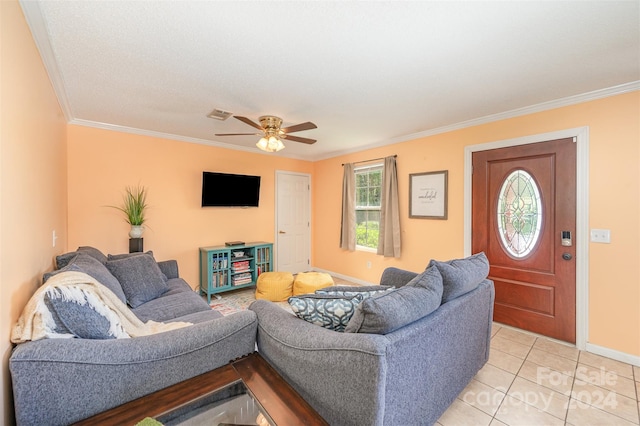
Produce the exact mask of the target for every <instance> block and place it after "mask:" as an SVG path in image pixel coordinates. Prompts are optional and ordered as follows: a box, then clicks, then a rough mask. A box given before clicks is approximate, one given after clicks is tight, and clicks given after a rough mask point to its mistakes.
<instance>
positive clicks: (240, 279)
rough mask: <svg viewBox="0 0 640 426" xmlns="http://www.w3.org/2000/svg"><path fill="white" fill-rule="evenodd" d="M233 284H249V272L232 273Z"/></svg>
mask: <svg viewBox="0 0 640 426" xmlns="http://www.w3.org/2000/svg"><path fill="white" fill-rule="evenodd" d="M232 281H233V285H242V284H249V283H250V282H251V281H252V280H251V273H250V272H245V273H244V274H238V275H234V276H233V278H232Z"/></svg>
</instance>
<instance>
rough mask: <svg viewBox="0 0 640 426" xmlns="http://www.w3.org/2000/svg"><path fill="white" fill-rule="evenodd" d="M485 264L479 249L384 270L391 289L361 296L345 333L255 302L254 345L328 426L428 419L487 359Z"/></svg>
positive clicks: (489, 299) (490, 296)
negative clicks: (416, 269) (414, 267)
mask: <svg viewBox="0 0 640 426" xmlns="http://www.w3.org/2000/svg"><path fill="white" fill-rule="evenodd" d="M488 270H489V266H488V262H487V259H486V257H485V256H484V254H482V253H480V254H478V255H475V256H472V257H470V258H467V259H459V260H454V261H449V262H436V261H432V262H431V263H430V265H429V267H428V268H427V270H425V272H423V273H422V274H416V273H413V272H409V271H404V270H400V269H396V268H387V269H386V270H385V271H384V273H383V275H382V277H381V280H380V284H381V285H387V286H394V287H396V288H397V289H396V290H392V291H389V292H382V293H379V294H376V295H373V296H370V297H369V298H366V299H364V301H363V302H362V303H360V304H359V305H358V306H357V308H356V309H355V312H354V313H353V316H352V317H351V319H350V320H349V322H348V323H347V326H346V328H345V332H339V331H335V330H331V329H327V328H323V327H319V326H318V325H317V324H318V323H320V322H323V319H322V318H320V319H318V318H315V319H312V320H313V321H316V323H315V324H314V323H310V322H308V321H303V320H301V319H299V318H297V317H295V316H293V315H291V314H289V313H287V312H285V311H284V310H282V309H280V308H279V307H278V306H277V305H275V304H273V303H271V302H268V301H265V300H258V301H256V302H254V303H253V304H252V305H251V306H250V309H251V310H252V311H254V312H255V313H256V314H257V316H258V324H259V325H258V338H257V340H258V351H259V352H260V354H261V355H262V356H263V357H264V358H265V359H266V360H267V361H268V362H269V363H270V364H271V365H272V366H273V367H274V368H275V369H276V370H277V371H278V372H279V373H280V374H281V375H282V376H283V377H284V378H285V379H286V380H287V382H289V383H290V384H291V385H292V386H293V387H294V388H295V389H296V390H297V391H298V392H299V393H300V394H301V395H302V397H303V398H304V399H305V400H307V401H308V402H309V403H310V404H311V405H312V406H313V407H314V408H315V409H316V410H317V411H318V412H319V413H320V415H322V416H323V417H324V418H325V419H326V420H327V421H328V422H329V423H330V424H332V425H430V424H434V423H435V422H436V421H437V420H438V418H439V417H440V416H441V415H442V413H444V411H445V410H446V409H447V408H448V407H449V405H450V404H451V403H452V402H453V401H454V400H455V398H456V397H457V395H458V394H459V393H460V392H461V391H462V390H463V389H464V388H465V386H466V385H467V384H468V383H469V382H470V381H471V379H472V378H473V376H474V375H475V374H476V373H477V372H478V370H479V369H480V368H481V367H482V366H483V365H484V364H485V363H486V362H487V360H488V357H489V343H490V338H491V324H492V316H493V302H494V296H495V293H494V286H493V282H492V281H490V280H487V279H486V276H487V273H488ZM313 297H315V299H314V300H313V301H311V302H310V304H311V303H317V302H318V300H321V301H323V302H324V301H326V299H327V297H328V296H322V299H321V298H320V297H319V296H310V298H313ZM344 310H345V309H344V308H342V309H341V312H343V311H344ZM330 322H331V321H324V323H325V324H329V323H330Z"/></svg>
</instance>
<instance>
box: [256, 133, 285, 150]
mask: <svg viewBox="0 0 640 426" xmlns="http://www.w3.org/2000/svg"><path fill="white" fill-rule="evenodd" d="M256 146H257V147H258V148H260V149H261V150H263V151H266V152H278V151H280V150H281V149H283V148H284V143H282V141H281V140H280V139H279V138H277V137H275V136H269V138H267V137H264V138H260V140H259V141H258V143H256Z"/></svg>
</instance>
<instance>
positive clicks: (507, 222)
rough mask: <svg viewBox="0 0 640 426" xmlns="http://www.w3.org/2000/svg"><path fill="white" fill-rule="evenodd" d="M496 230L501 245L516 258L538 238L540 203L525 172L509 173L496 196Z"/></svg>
mask: <svg viewBox="0 0 640 426" xmlns="http://www.w3.org/2000/svg"><path fill="white" fill-rule="evenodd" d="M496 219H497V220H498V231H499V233H500V239H501V240H502V246H503V247H504V248H505V249H506V250H507V252H508V253H509V254H510V255H512V256H514V257H516V258H523V257H525V256H527V255H528V254H529V253H531V251H532V250H533V248H534V247H535V245H536V243H537V242H538V239H539V238H540V231H541V229H542V202H541V200H540V190H539V189H538V185H537V184H536V182H535V180H534V179H533V176H531V175H530V174H529V173H527V172H526V171H524V170H516V171H514V172H512V173H511V174H510V175H509V176H507V178H506V179H505V180H504V182H503V184H502V188H501V189H500V194H499V195H498V217H497V218H496Z"/></svg>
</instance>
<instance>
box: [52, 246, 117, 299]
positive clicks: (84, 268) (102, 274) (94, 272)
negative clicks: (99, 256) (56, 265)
mask: <svg viewBox="0 0 640 426" xmlns="http://www.w3.org/2000/svg"><path fill="white" fill-rule="evenodd" d="M74 253H75V256H74V257H73V258H72V259H71V260H70V261H68V262H67V263H66V264H65V266H64V267H63V268H62V269H58V270H56V271H52V272H47V273H45V274H44V276H43V277H42V281H43V283H44V282H47V280H48V279H49V278H51V277H52V276H54V275H57V274H59V273H61V272H66V271H80V272H84V273H85V274H87V275H89V276H91V277H93V278H95V279H96V280H97V281H98V282H99V283H100V284H102V285H103V286H105V287H107V288H108V289H109V290H111V291H112V292H113V293H114V294H115V295H116V296H118V299H120V300H122V302H123V303H126V297H125V295H124V292H123V291H122V286H121V285H120V282H119V281H118V279H117V278H116V277H114V276H113V274H112V273H111V272H109V270H108V269H107V267H106V266H105V265H103V264H102V263H101V262H100V261H98V260H96V258H95V257H92V256H90V255H88V254H86V253H84V252H74Z"/></svg>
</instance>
